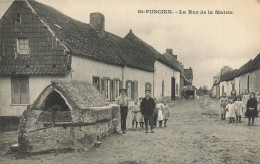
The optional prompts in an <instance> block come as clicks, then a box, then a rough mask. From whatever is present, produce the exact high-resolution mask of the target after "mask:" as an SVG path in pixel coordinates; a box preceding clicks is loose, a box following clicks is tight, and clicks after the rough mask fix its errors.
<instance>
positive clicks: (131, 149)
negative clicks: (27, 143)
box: [0, 97, 260, 164]
mask: <svg viewBox="0 0 260 164" xmlns="http://www.w3.org/2000/svg"><path fill="white" fill-rule="evenodd" d="M169 105H170V106H171V110H170V111H171V116H170V120H169V122H168V127H166V128H161V129H159V128H156V129H155V133H154V134H152V133H148V134H145V133H144V131H143V130H141V129H139V128H138V129H134V130H132V129H131V128H130V127H131V124H130V121H131V120H130V115H128V116H129V117H128V118H129V119H128V124H127V126H128V128H129V129H128V131H127V134H125V135H113V136H109V137H106V138H105V139H103V140H102V144H101V145H100V146H99V147H96V148H94V149H92V150H90V151H87V152H84V151H73V152H67V153H51V154H40V155H33V156H27V157H25V158H21V157H20V156H17V155H13V154H6V155H3V150H4V148H5V146H6V145H4V143H6V142H9V144H11V143H12V142H14V143H15V140H14V139H15V135H14V133H2V134H1V135H2V137H1V140H0V142H1V143H0V144H1V156H2V157H1V158H0V163H1V164H4V163H8V164H9V163H26V164H28V163H125V164H128V163H129V164H130V163H148V164H150V163H207V164H208V163H243V164H246V163H259V161H260V140H259V136H260V120H259V119H256V123H255V124H256V125H255V126H250V127H247V126H246V123H247V120H246V119H245V118H243V120H242V121H243V122H242V123H233V124H228V122H227V121H221V120H220V118H219V116H218V115H217V112H218V102H217V100H212V99H210V98H209V97H201V98H200V99H199V100H195V101H194V100H178V101H175V102H173V103H171V104H169ZM10 134H13V135H12V136H10ZM12 139H13V141H11V140H12Z"/></svg>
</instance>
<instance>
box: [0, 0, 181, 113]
mask: <svg viewBox="0 0 260 164" xmlns="http://www.w3.org/2000/svg"><path fill="white" fill-rule="evenodd" d="M104 23H105V17H104V15H102V14H101V13H91V14H90V24H86V23H82V22H79V21H77V20H74V19H72V18H70V17H68V16H66V15H64V14H62V13H61V12H59V11H57V10H56V9H54V8H52V7H50V6H46V5H44V4H41V3H39V2H37V1H31V0H19V1H18V0H17V1H14V2H13V4H12V5H11V6H10V7H9V9H8V10H7V11H6V13H5V14H4V16H3V17H2V18H1V21H0V45H1V46H0V116H21V114H22V113H23V111H24V110H25V109H26V108H27V106H28V105H29V104H31V103H32V102H34V100H35V99H36V98H37V97H38V95H39V93H40V92H41V91H42V90H43V89H44V88H45V87H46V86H48V85H49V84H50V82H51V81H52V80H57V79H64V80H73V79H74V80H82V81H89V82H92V83H93V85H95V86H96V87H97V89H98V90H99V91H100V92H102V94H103V96H104V97H105V98H106V99H107V100H108V101H113V100H115V99H116V98H117V97H118V96H119V89H120V88H126V89H127V95H128V97H130V98H132V99H137V98H139V97H144V94H145V93H144V91H145V90H146V89H151V91H152V95H153V96H154V97H170V98H171V99H175V98H176V97H179V95H180V68H179V64H178V62H176V61H171V60H169V59H168V58H166V57H165V56H164V55H162V54H160V53H159V52H158V51H156V50H155V49H154V48H153V47H152V46H150V45H148V44H147V43H145V42H144V41H142V40H141V39H140V38H138V37H137V36H135V35H134V34H133V32H132V30H130V31H129V33H128V34H127V35H126V36H125V37H124V38H121V37H118V36H116V35H114V34H111V33H109V32H107V31H105V24H104Z"/></svg>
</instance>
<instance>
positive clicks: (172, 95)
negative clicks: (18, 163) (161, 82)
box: [171, 77, 175, 100]
mask: <svg viewBox="0 0 260 164" xmlns="http://www.w3.org/2000/svg"><path fill="white" fill-rule="evenodd" d="M171 99H172V100H175V78H174V77H172V93H171Z"/></svg>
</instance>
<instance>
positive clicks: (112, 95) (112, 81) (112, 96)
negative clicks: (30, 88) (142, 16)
mask: <svg viewBox="0 0 260 164" xmlns="http://www.w3.org/2000/svg"><path fill="white" fill-rule="evenodd" d="M114 85H115V81H114V80H111V82H110V86H111V87H110V97H111V100H114V99H115V96H114V92H115V86H114Z"/></svg>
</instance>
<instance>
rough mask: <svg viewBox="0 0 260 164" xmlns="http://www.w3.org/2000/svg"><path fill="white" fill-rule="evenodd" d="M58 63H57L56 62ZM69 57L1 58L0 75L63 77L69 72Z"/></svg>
mask: <svg viewBox="0 0 260 164" xmlns="http://www.w3.org/2000/svg"><path fill="white" fill-rule="evenodd" d="M57 61H58V62H57ZM68 63H70V57H69V56H64V55H49V56H47V55H46V56H40V55H39V56H30V57H23V56H18V57H17V58H16V59H15V57H14V56H8V57H3V58H2V60H1V62H0V64H1V65H0V74H2V75H10V74H25V75H26V74H28V75H29V74H34V75H38V74H48V75H63V74H66V73H67V72H68V71H69V70H70V64H68Z"/></svg>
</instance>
